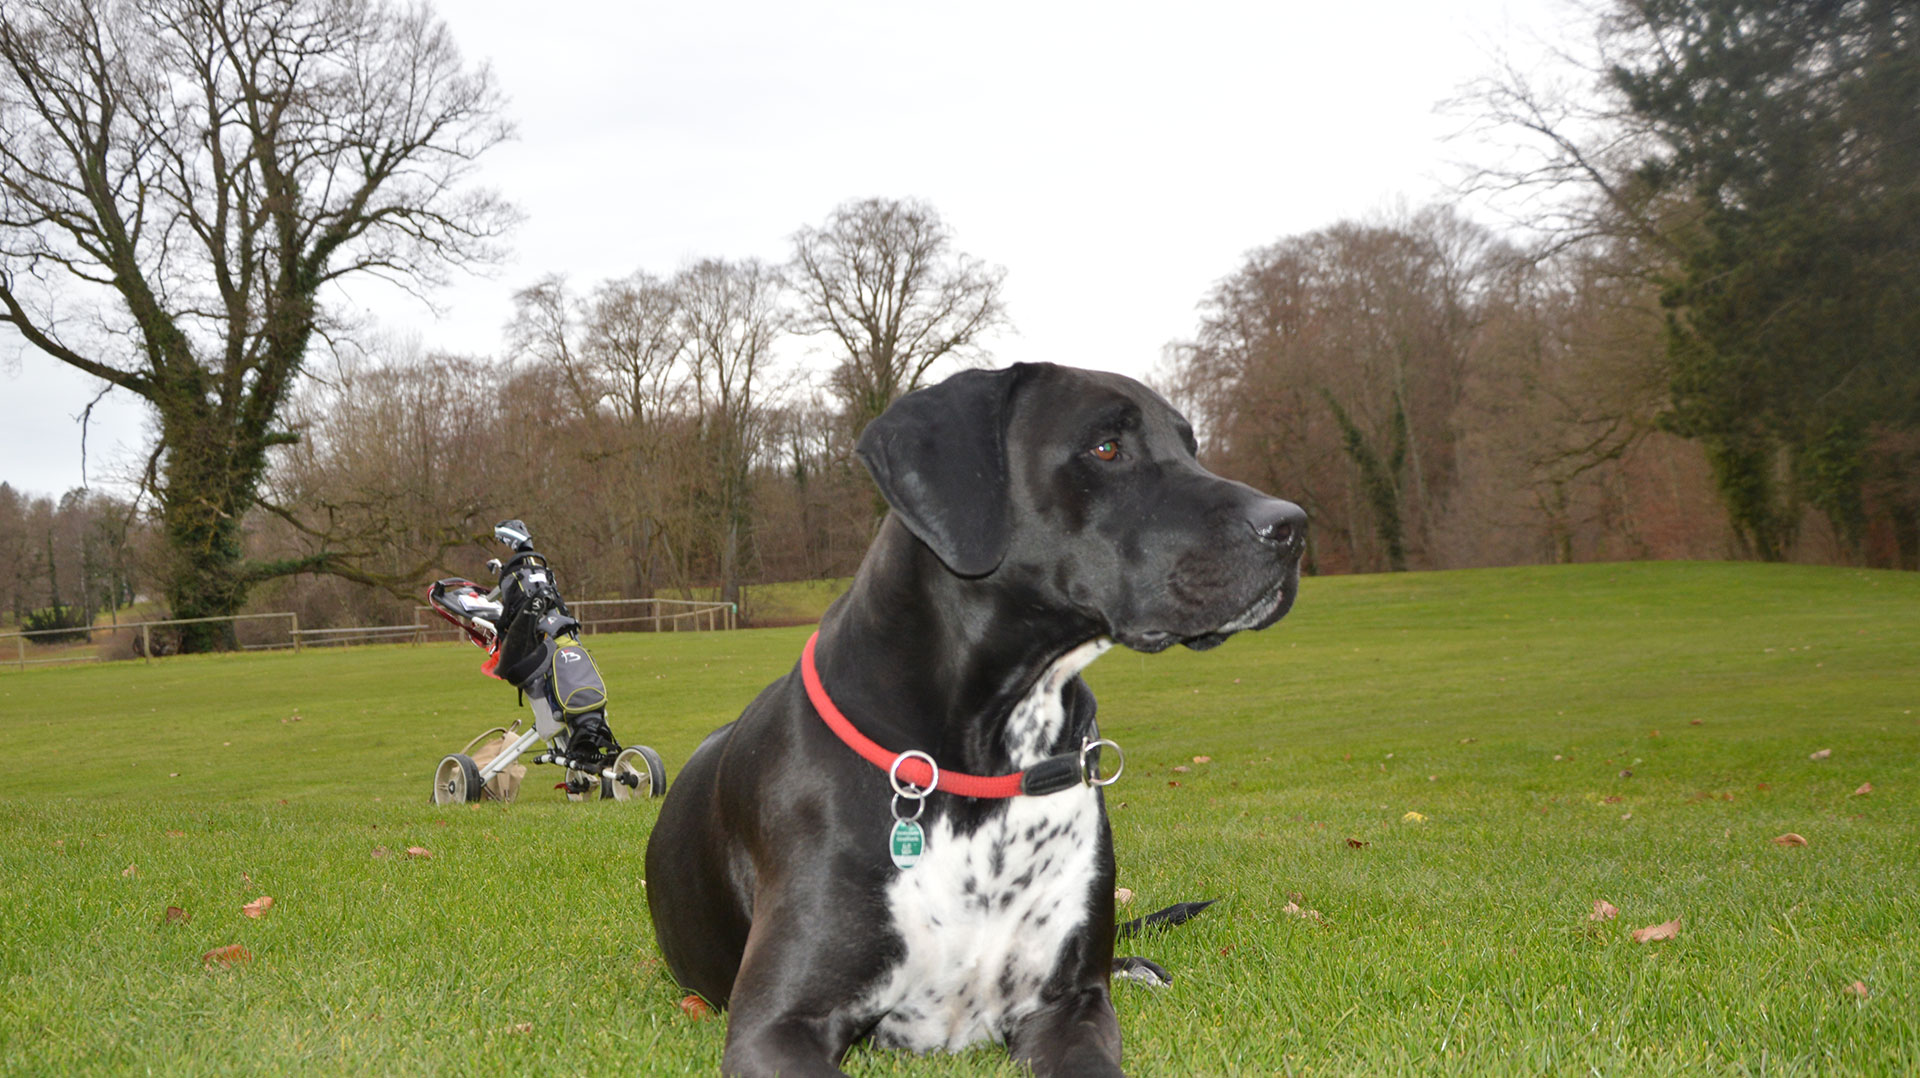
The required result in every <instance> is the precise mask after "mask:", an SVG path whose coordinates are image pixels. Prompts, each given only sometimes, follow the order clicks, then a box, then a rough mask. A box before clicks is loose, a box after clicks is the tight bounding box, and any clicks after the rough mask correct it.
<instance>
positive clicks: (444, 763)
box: [427, 520, 667, 804]
mask: <svg viewBox="0 0 1920 1078" xmlns="http://www.w3.org/2000/svg"><path fill="white" fill-rule="evenodd" d="M493 534H494V538H496V539H498V540H499V541H500V542H502V543H504V544H505V545H506V546H507V547H508V549H510V550H511V551H512V552H513V553H512V556H511V557H510V558H509V559H508V560H507V562H506V563H505V564H504V565H502V564H501V563H500V562H499V561H498V560H494V561H489V562H488V563H487V568H488V569H490V570H492V571H493V574H494V576H495V577H496V578H497V579H498V581H499V584H498V586H497V587H495V588H493V589H491V590H488V589H484V588H482V587H481V586H480V585H479V584H476V583H474V582H473V581H471V580H465V579H461V578H459V577H452V578H449V579H446V580H438V581H435V582H434V584H433V586H432V587H431V588H429V589H428V590H427V601H428V602H429V603H430V604H432V606H433V608H434V610H436V611H438V612H439V614H440V616H441V617H443V618H446V619H447V620H448V621H450V622H452V623H453V624H454V625H456V626H458V627H459V628H460V630H461V631H462V632H464V633H466V635H467V639H468V640H469V641H471V642H472V643H473V645H474V646H475V647H478V648H480V649H481V650H483V651H485V652H486V653H487V660H486V662H485V663H483V664H482V665H481V670H482V671H484V672H485V673H486V674H488V675H489V676H491V677H495V678H499V679H500V680H502V681H505V682H507V683H508V684H510V685H512V686H514V687H515V688H516V689H518V690H519V691H520V694H521V697H522V699H524V700H525V701H527V702H529V703H530V704H531V705H532V708H533V725H532V727H530V728H529V729H527V730H524V731H522V730H520V729H519V727H520V722H521V720H519V719H515V720H514V721H513V722H512V723H510V724H508V725H507V726H504V727H501V726H496V727H494V728H493V729H491V730H488V731H486V732H485V733H483V734H481V735H480V736H479V737H476V738H474V739H473V740H472V741H469V742H468V743H467V747H466V748H465V749H463V750H462V751H460V752H455V753H449V754H448V755H446V756H444V757H442V758H441V760H440V765H439V766H438V767H437V768H435V769H434V773H433V801H434V803H435V804H455V803H458V802H462V801H479V800H482V799H493V800H500V801H510V800H512V799H513V797H514V795H515V793H516V792H517V790H518V776H519V775H522V774H524V773H525V768H524V767H521V768H515V766H514V764H515V761H516V760H518V759H519V758H520V756H521V755H522V754H523V753H525V752H527V751H528V750H529V749H531V748H533V747H534V745H535V743H536V742H540V741H545V742H546V743H547V747H546V749H545V750H543V751H541V752H540V753H539V755H537V756H535V757H534V758H533V762H534V763H536V764H558V765H560V767H562V768H563V769H565V772H566V777H565V779H564V781H563V782H562V783H561V785H562V786H563V787H564V788H565V789H566V793H567V799H568V800H569V801H586V800H591V799H592V798H593V797H594V796H595V795H596V794H597V795H598V796H600V797H602V798H612V799H614V800H616V801H631V800H637V799H639V798H644V797H659V796H661V795H663V794H665V793H666V792H667V768H666V765H665V764H664V763H662V762H661V760H660V754H659V753H657V752H655V751H653V750H652V749H650V748H648V747H647V746H645V745H630V746H628V747H626V748H621V747H620V743H619V742H617V741H615V740H614V739H613V731H612V730H611V729H610V728H609V727H608V726H607V686H606V682H604V681H603V680H601V677H600V671H599V669H598V668H597V667H595V666H594V663H593V656H591V655H589V654H588V653H587V649H586V648H585V647H582V646H581V644H580V639H579V633H580V623H579V622H578V621H577V620H575V619H574V617H573V615H572V614H570V613H569V612H568V611H567V604H566V602H565V601H564V600H562V599H561V598H560V591H559V587H558V586H557V585H556V584H555V582H554V574H553V567H552V566H551V565H549V564H548V563H547V559H546V558H545V557H544V556H542V555H541V554H540V553H538V552H537V551H535V550H534V549H533V536H532V535H531V534H530V533H529V532H528V530H527V526H526V525H525V524H522V523H521V522H520V521H518V520H508V521H503V522H501V523H500V524H497V525H495V526H494V529H493ZM476 747H481V752H480V753H478V754H479V755H484V754H485V753H486V752H487V751H491V756H490V757H488V758H486V759H483V760H481V761H479V762H476V760H475V755H476ZM509 769H513V770H512V771H510V770H509Z"/></svg>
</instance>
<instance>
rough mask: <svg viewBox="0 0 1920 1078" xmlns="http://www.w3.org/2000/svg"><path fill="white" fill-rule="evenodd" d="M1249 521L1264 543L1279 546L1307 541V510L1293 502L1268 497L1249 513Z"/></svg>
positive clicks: (1294, 544)
mask: <svg viewBox="0 0 1920 1078" xmlns="http://www.w3.org/2000/svg"><path fill="white" fill-rule="evenodd" d="M1247 523H1248V524H1250V525H1252V526H1253V534H1254V535H1255V536H1256V537H1257V538H1259V540H1260V541H1261V542H1263V543H1266V544H1268V545H1270V546H1277V547H1298V546H1299V545H1300V544H1301V543H1303V542H1305V541H1306V537H1307V514H1306V511H1305V510H1303V509H1301V508H1300V507H1299V506H1297V505H1295V504H1293V503H1292V502H1283V501H1281V500H1280V499H1278V498H1268V499H1265V500H1263V501H1261V502H1259V503H1258V504H1256V505H1254V506H1253V507H1252V508H1251V509H1250V510H1248V513H1247Z"/></svg>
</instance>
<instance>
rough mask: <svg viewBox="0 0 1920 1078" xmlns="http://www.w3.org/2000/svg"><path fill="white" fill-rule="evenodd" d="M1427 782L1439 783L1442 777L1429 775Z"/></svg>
mask: <svg viewBox="0 0 1920 1078" xmlns="http://www.w3.org/2000/svg"><path fill="white" fill-rule="evenodd" d="M1427 781H1428V782H1439V781H1440V776H1438V775H1428V776H1427Z"/></svg>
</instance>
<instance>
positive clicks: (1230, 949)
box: [1220, 943, 1233, 958]
mask: <svg viewBox="0 0 1920 1078" xmlns="http://www.w3.org/2000/svg"><path fill="white" fill-rule="evenodd" d="M1232 953H1233V944H1231V943H1229V944H1227V945H1226V946H1225V947H1222V948H1220V957H1222V958H1225V957H1226V956H1228V955H1230V954H1232Z"/></svg>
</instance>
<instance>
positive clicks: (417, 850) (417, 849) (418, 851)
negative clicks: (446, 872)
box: [407, 846, 433, 859]
mask: <svg viewBox="0 0 1920 1078" xmlns="http://www.w3.org/2000/svg"><path fill="white" fill-rule="evenodd" d="M407 856H408V857H419V858H422V859H426V858H430V857H432V856H433V851H432V850H429V849H427V848H426V847H425V846H408V847H407Z"/></svg>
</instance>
